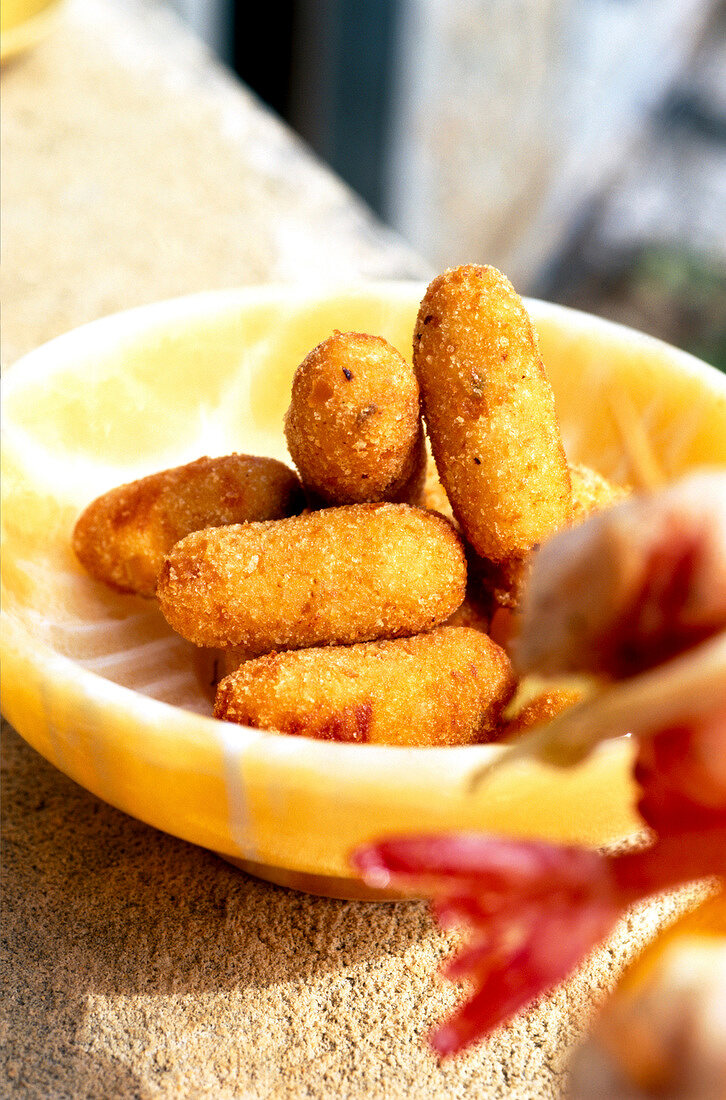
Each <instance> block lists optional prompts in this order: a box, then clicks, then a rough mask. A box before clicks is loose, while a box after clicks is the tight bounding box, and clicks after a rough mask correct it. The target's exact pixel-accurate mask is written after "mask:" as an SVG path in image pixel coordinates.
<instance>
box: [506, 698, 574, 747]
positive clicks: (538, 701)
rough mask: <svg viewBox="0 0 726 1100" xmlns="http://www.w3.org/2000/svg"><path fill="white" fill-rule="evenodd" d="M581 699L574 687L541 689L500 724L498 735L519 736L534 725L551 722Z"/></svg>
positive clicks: (507, 738)
mask: <svg viewBox="0 0 726 1100" xmlns="http://www.w3.org/2000/svg"><path fill="white" fill-rule="evenodd" d="M581 699H582V692H581V691H577V690H576V689H575V688H552V689H550V690H549V691H543V692H541V694H539V695H536V696H535V697H534V699H530V701H529V702H528V703H526V704H525V705H524V706H523V707H522V709H521V710H519V711H517V713H516V714H514V715H513V716H512V717H511V718H510V719H509V721H508V722H506V723H505V724H504V725H503V726H502V729H501V730H500V733H499V735H500V737H501V738H502V739H503V740H509V738H513V737H519V736H520V735H521V734H523V733H526V732H527V730H531V729H534V727H535V726H541V725H544V723H545V722H551V721H552V719H553V718H556V717H557V715H558V714H561V713H562V711H563V710H567V709H568V708H569V707H573V706H574V705H575V703H579V702H580V700H581Z"/></svg>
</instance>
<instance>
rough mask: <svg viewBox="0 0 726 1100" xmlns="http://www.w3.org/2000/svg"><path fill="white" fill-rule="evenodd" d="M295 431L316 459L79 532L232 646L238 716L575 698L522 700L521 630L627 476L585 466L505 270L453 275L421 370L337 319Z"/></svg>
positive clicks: (97, 571)
mask: <svg viewBox="0 0 726 1100" xmlns="http://www.w3.org/2000/svg"><path fill="white" fill-rule="evenodd" d="M424 427H425V431H424ZM426 435H427V436H428V441H429V445H430V451H431V457H429V455H428V450H427V447H426V438H425V437H426ZM285 436H286V439H287V444H288V449H289V452H290V456H291V458H292V460H293V462H294V464H295V466H296V467H297V474H295V473H294V472H293V471H292V470H291V469H289V468H288V467H287V466H285V465H284V464H283V463H281V462H278V461H276V460H275V459H271V458H257V457H252V456H248V455H241V454H234V455H228V456H226V457H222V458H200V459H198V460H197V461H196V462H192V463H190V464H189V465H186V466H181V467H178V468H176V469H173V470H165V471H163V472H161V473H157V474H153V475H152V476H150V477H145V478H142V479H141V480H140V481H135V482H133V483H131V484H129V485H122V486H120V487H119V488H116V489H112V490H111V491H110V492H108V493H106V494H104V496H102V497H100V498H98V499H97V500H95V501H93V503H91V504H90V505H89V506H88V507H87V508H86V510H85V511H84V512H83V514H82V515H81V517H80V518H79V520H78V522H77V524H76V526H75V529H74V532H73V548H74V550H75V553H76V555H77V556H78V558H79V560H80V562H81V564H82V565H83V566H84V567H85V569H86V570H87V571H88V572H89V573H90V574H91V575H92V576H93V577H94V578H95V579H97V580H99V581H102V582H104V583H105V584H107V585H110V586H111V587H113V588H115V589H116V590H119V591H122V592H132V593H136V594H139V595H142V596H147V597H150V598H155V599H156V600H158V603H159V607H160V608H161V611H162V613H163V615H164V616H165V618H166V619H167V621H168V623H169V624H170V625H171V626H172V627H173V629H174V630H176V631H177V632H178V633H179V634H181V635H182V637H184V638H186V639H187V640H188V641H190V642H192V643H194V645H196V646H200V647H205V648H206V649H211V650H214V651H217V660H216V662H215V667H216V668H218V669H219V671H220V673H221V679H220V680H219V683H218V684H217V686H216V698H215V702H214V714H215V716H216V717H217V718H220V719H224V720H225V721H231V722H238V723H241V724H243V725H247V726H253V727H256V728H260V729H267V730H274V731H277V732H279V733H284V734H291V735H302V736H308V737H316V738H320V739H324V740H332V741H348V742H358V743H365V742H368V743H378V744H388V745H415V746H424V745H466V744H473V743H477V742H482V741H488V740H493V739H498V738H501V737H506V736H509V735H512V736H514V735H517V734H518V733H521V732H522V730H524V729H526V728H529V727H530V726H531V725H533V724H536V723H538V722H541V721H547V720H549V719H550V718H551V717H552V716H553V715H554V714H556V713H557V712H558V711H559V710H561V709H563V708H564V707H566V706H570V705H571V704H572V703H573V702H575V701H576V695H575V694H573V693H572V692H569V691H568V692H565V691H563V692H559V693H558V692H552V691H550V692H548V694H547V696H546V697H545V696H543V697H542V698H541V699H540V700H537V699H535V700H528V702H527V705H526V707H525V708H524V709H521V710H520V711H519V712H518V713H517V714H515V715H514V716H512V715H510V714H509V712H508V710H507V708H508V706H509V704H510V702H511V700H512V698H513V696H514V693H515V690H516V687H517V680H516V677H515V674H514V672H513V669H512V666H511V663H510V659H509V656H508V654H507V651H506V639H507V637H508V636H509V635H511V632H512V623H513V622H514V621H516V613H517V607H518V604H519V600H520V593H521V591H522V587H523V585H525V584H526V578H527V572H528V562H529V561H530V560H531V555H532V554H533V552H535V551H536V550H537V549H538V548H539V546H540V545H541V544H542V543H543V542H544V541H545V540H546V539H547V538H549V536H551V535H553V534H554V533H555V532H556V531H559V530H561V529H562V528H565V527H568V526H571V525H572V524H573V523H578V522H580V521H581V520H583V519H585V518H586V517H587V516H588V515H589V514H591V513H592V512H593V511H595V510H598V509H601V508H603V507H607V506H608V505H609V504H611V503H613V502H614V501H616V500H618V499H620V498H621V497H622V496H623V495H624V493H625V490H624V489H622V488H620V487H617V486H614V485H612V484H611V483H609V482H608V481H607V480H606V479H605V478H603V477H602V476H601V475H600V474H598V473H596V472H595V471H594V470H590V469H588V468H587V467H583V466H572V467H571V466H570V465H568V462H567V459H566V457H565V453H564V449H563V446H562V439H561V436H560V429H559V425H558V422H557V416H556V413H555V405H554V397H553V394H552V389H551V387H550V384H549V381H548V379H547V375H546V373H545V369H544V366H543V364H542V360H541V357H540V354H539V348H538V342H537V334H536V332H535V330H534V328H533V326H532V323H531V321H530V318H529V316H528V314H527V312H526V310H525V307H524V305H523V303H522V300H521V298H520V297H519V296H518V295H517V294H516V293H515V291H514V289H513V287H512V285H511V284H510V282H509V281H508V280H507V279H506V278H505V277H504V276H503V275H502V274H501V273H500V272H499V271H497V270H496V269H494V268H492V267H479V266H474V265H466V266H463V267H459V268H456V269H455V270H450V271H445V272H444V273H443V274H442V275H439V276H438V277H437V278H436V279H434V280H433V282H432V283H431V284H430V286H429V287H428V289H427V291H426V294H425V295H424V298H423V300H422V302H421V306H420V309H419V312H418V317H417V319H416V324H415V327H414V333H413V366H410V365H409V364H408V363H407V361H406V360H405V359H404V357H403V356H402V355H401V354H400V352H399V351H397V350H396V349H395V348H393V347H391V346H390V344H388V343H387V342H386V341H385V340H383V339H382V338H381V337H380V336H376V335H369V334H366V333H359V332H338V331H335V332H334V333H333V334H332V335H331V336H329V337H328V339H326V340H324V341H323V342H322V343H321V344H319V345H318V346H317V347H315V348H313V349H312V351H311V352H310V353H309V354H308V355H307V357H306V358H305V359H304V360H303V362H302V363H301V364H300V366H299V367H298V368H297V370H296V372H295V376H294V378H293V383H292V394H291V401H290V406H289V408H288V411H287V414H286V416H285ZM492 635H494V637H492ZM494 638H496V639H497V640H494ZM499 643H501V644H499ZM505 715H506V718H505Z"/></svg>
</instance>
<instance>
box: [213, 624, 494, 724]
mask: <svg viewBox="0 0 726 1100" xmlns="http://www.w3.org/2000/svg"><path fill="white" fill-rule="evenodd" d="M513 689H514V678H513V676H512V671H511V668H510V665H509V660H508V658H507V656H506V654H505V653H504V651H503V650H501V649H500V648H499V647H498V646H497V645H495V644H494V642H492V641H491V639H489V638H487V636H486V635H485V634H481V633H480V632H479V631H476V630H469V629H467V628H465V627H439V628H438V629H437V630H433V631H431V633H429V634H419V635H417V636H416V637H413V638H399V639H396V640H394V641H389V640H386V641H378V642H366V643H363V644H360V645H352V646H329V647H327V648H318V649H303V650H297V651H296V652H289V653H271V654H269V655H268V656H266V657H260V658H259V659H258V660H255V661H247V662H246V663H245V664H244V665H243V666H242V667H241V668H240V669H239V670H238V671H237V672H235V673H233V674H232V675H231V676H228V677H227V678H226V679H225V680H223V681H222V683H221V684H220V685H219V689H218V691H217V698H216V702H215V707H214V714H215V717H217V718H222V719H226V720H227V721H231V722H239V723H242V724H243V725H248V726H254V727H256V728H262V729H275V730H278V731H279V732H281V733H287V734H303V735H305V736H308V737H317V738H320V739H322V740H327V741H356V742H370V743H374V744H384V745H467V744H471V743H472V742H475V741H484V740H487V739H488V738H489V736H490V735H491V733H492V732H493V730H494V729H495V728H496V726H497V722H498V719H499V716H500V714H501V712H502V710H503V708H504V707H505V705H506V703H507V702H508V700H509V698H510V696H511V694H512V691H513Z"/></svg>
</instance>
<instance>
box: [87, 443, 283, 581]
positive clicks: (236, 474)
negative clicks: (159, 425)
mask: <svg viewBox="0 0 726 1100" xmlns="http://www.w3.org/2000/svg"><path fill="white" fill-rule="evenodd" d="M304 506H305V498H304V495H303V491H302V487H301V485H300V482H299V480H298V478H297V476H296V475H295V474H294V473H293V471H292V470H290V469H288V467H287V466H285V465H284V464H283V463H282V462H278V461H277V460H276V459H274V458H254V457H252V456H250V455H241V454H232V455H226V456H225V457H223V458H199V459H197V461H196V462H190V463H189V464H188V465H186V466H177V467H175V468H174V469H171V470H163V471H161V472H160V473H157V474H151V475H150V476H149V477H144V478H141V480H139V481H133V482H131V483H129V484H128V485H121V486H119V487H118V488H116V489H111V490H110V492H108V493H105V494H104V495H103V496H101V497H98V499H97V500H94V501H93V502H92V503H91V504H89V505H88V507H87V508H86V510H85V511H84V512H83V514H82V515H81V517H80V519H79V520H78V522H77V523H76V526H75V529H74V532H73V540H72V542H73V549H74V550H75V553H76V555H77V557H78V559H79V560H80V562H81V564H82V565H83V566H84V568H85V569H87V570H88V572H89V573H90V574H91V575H92V576H93V577H95V578H96V579H97V580H100V581H104V582H105V583H106V584H108V585H110V586H111V587H112V588H115V589H117V590H119V591H121V592H135V593H138V594H139V595H142V596H153V595H154V590H155V588H156V578H157V576H158V573H159V570H160V568H161V566H162V563H163V561H164V558H165V557H166V555H167V554H168V553H169V551H170V550H171V548H172V546H174V544H175V543H177V542H178V541H179V540H180V539H181V538H183V537H184V536H185V535H188V534H190V533H191V532H192V531H197V530H199V529H200V528H203V527H217V526H221V525H223V524H228V523H242V522H246V521H249V520H271V519H282V518H283V517H284V516H291V515H295V514H296V513H298V512H300V511H302V509H303V508H304Z"/></svg>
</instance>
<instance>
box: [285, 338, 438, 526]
mask: <svg viewBox="0 0 726 1100" xmlns="http://www.w3.org/2000/svg"><path fill="white" fill-rule="evenodd" d="M285 435H286V437H287V445H288V449H289V451H290V455H291V457H292V460H293V462H294V463H295V465H296V466H297V468H298V471H299V473H300V477H301V479H302V481H303V484H304V486H305V489H306V491H307V493H308V495H309V498H310V500H311V503H313V504H315V503H320V504H323V505H331V504H333V505H335V504H361V503H365V502H368V501H381V500H389V501H403V502H404V503H406V502H407V503H411V504H417V503H418V502H419V499H420V495H421V490H422V488H423V480H424V477H425V468H426V454H425V443H424V434H423V427H422V424H421V415H420V409H419V393H418V383H417V381H416V377H415V375H414V373H413V370H412V368H411V367H410V366H409V364H408V363H407V362H406V360H405V359H404V358H403V356H402V355H400V354H399V352H397V351H396V349H395V348H393V347H391V345H390V344H388V343H387V342H386V341H385V340H384V339H383V338H382V337H380V336H369V335H367V334H365V333H362V332H337V331H336V332H334V333H333V335H332V336H330V337H328V339H327V340H324V341H323V342H322V343H321V344H318V346H317V347H315V348H313V350H312V351H311V352H310V354H309V355H308V356H307V357H306V358H305V359H304V360H303V362H302V363H301V364H300V366H299V367H298V368H297V371H296V372H295V376H294V378H293V382H292V399H291V402H290V407H289V408H288V410H287V415H286V417H285Z"/></svg>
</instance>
